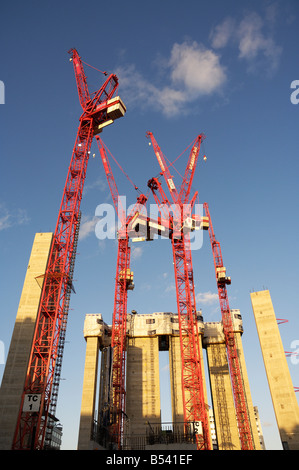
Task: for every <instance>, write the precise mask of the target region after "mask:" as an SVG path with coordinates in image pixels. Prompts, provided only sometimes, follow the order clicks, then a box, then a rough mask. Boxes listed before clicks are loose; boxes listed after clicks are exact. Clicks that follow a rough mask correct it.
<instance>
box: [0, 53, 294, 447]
mask: <svg viewBox="0 0 299 470" xmlns="http://www.w3.org/2000/svg"><path fill="white" fill-rule="evenodd" d="M69 53H70V61H71V62H72V63H73V65H74V72H75V78H76V83H77V88H78V95H79V101H80V104H81V106H82V115H81V116H80V118H79V128H78V132H77V136H76V141H75V145H74V148H73V152H72V157H71V162H70V166H69V171H68V174H67V178H66V183H65V187H64V191H63V195H62V202H61V206H60V209H59V213H58V219H57V224H56V228H55V231H54V232H53V233H38V234H36V236H35V240H34V243H33V247H32V252H31V256H30V260H29V264H28V269H27V273H26V277H25V282H24V286H23V291H22V294H21V299H20V304H19V309H18V312H17V318H16V323H15V327H14V331H13V335H12V340H11V345H10V349H9V353H8V357H7V363H6V367H5V371H4V375H3V380H2V385H1V390H0V448H1V449H14V450H26V449H27V450H46V449H51V448H53V447H57V445H56V444H57V442H56V444H55V445H54V444H53V442H54V440H55V439H54V437H57V436H59V433H60V429H59V428H58V427H57V418H56V405H57V399H58V392H59V382H60V373H61V366H62V358H63V351H64V342H65V332H66V328H67V319H68V310H69V301H70V296H71V292H72V289H73V285H72V280H73V272H74V266H75V258H76V249H77V241H78V234H79V228H80V203H81V199H82V195H83V187H84V181H85V176H86V169H87V164H88V159H89V154H90V148H91V143H92V141H93V138H94V137H95V138H96V141H97V145H98V149H99V153H100V156H101V159H102V163H103V168H104V172H105V175H106V177H107V181H108V185H109V189H110V192H111V196H112V199H113V203H114V206H115V210H116V213H117V215H118V219H119V230H118V233H117V238H118V255H117V266H116V275H115V279H114V282H115V296H114V310H113V317H112V322H111V325H107V324H105V323H104V322H103V318H102V316H101V315H100V314H97V315H87V316H86V320H85V326H84V336H85V339H86V363H85V371H84V380H83V395H82V409H81V420H80V431H79V437H78V449H91V448H100V449H114V450H115V449H117V450H125V449H133V450H134V449H154V448H155V449H156V448H157V449H159V448H160V449H162V448H164V447H166V448H168V449H170V448H175V449H185V448H188V449H194V450H213V449H215V448H217V449H221V450H258V449H261V448H263V439H262V432H261V427H260V424H259V421H258V413H257V409H256V407H254V406H253V403H252V399H251V394H250V387H249V381H248V377H247V372H246V365H245V358H244V353H243V348H242V341H241V336H242V333H243V328H242V319H241V315H240V312H239V311H238V310H233V309H231V308H230V306H229V301H228V292H227V286H229V285H230V284H231V279H230V277H229V276H228V275H227V273H226V268H225V266H224V263H223V258H222V253H221V247H220V243H219V241H218V240H217V239H216V237H215V233H214V229H213V225H212V220H211V215H210V211H209V206H208V204H207V203H204V204H203V213H202V214H197V213H196V211H195V204H196V201H197V200H198V193H197V191H195V193H194V194H192V183H193V178H194V172H195V169H196V165H197V163H198V158H199V154H200V151H201V144H202V141H203V140H204V138H205V136H204V135H203V134H199V135H198V136H197V137H196V138H195V139H194V141H193V142H192V143H191V144H190V146H191V151H190V153H189V157H188V160H187V164H186V169H185V173H184V176H183V177H182V181H181V184H180V186H177V185H176V184H175V182H174V180H173V177H172V175H171V173H170V165H169V164H168V162H167V160H166V157H165V156H164V154H163V152H162V151H161V149H160V147H159V145H158V143H157V141H156V139H155V137H154V136H153V134H152V132H148V133H147V137H148V139H150V143H151V145H152V147H153V150H154V155H155V157H156V158H157V161H158V164H159V166H160V169H161V172H160V175H159V176H158V177H155V178H151V179H149V180H148V183H147V186H148V190H149V193H150V194H151V195H152V196H153V198H154V200H155V203H156V206H157V208H158V210H159V216H158V217H157V219H151V218H149V217H147V215H146V211H145V208H146V204H147V201H148V195H145V194H139V196H138V197H137V200H136V204H135V206H134V207H133V209H132V210H131V212H130V213H129V214H126V213H125V211H124V210H123V208H122V207H121V202H120V201H121V198H120V195H119V193H118V189H117V184H116V180H115V178H114V175H113V172H112V170H111V166H110V163H109V158H108V153H109V152H107V147H106V146H105V144H104V142H103V140H102V139H101V137H100V134H101V133H102V131H103V129H104V128H105V127H106V126H107V125H110V124H112V123H113V122H114V120H116V119H118V118H121V117H123V116H124V115H125V112H126V107H125V105H124V103H123V102H122V100H121V98H120V97H119V96H115V95H116V92H117V90H118V78H117V76H116V75H114V74H111V75H109V76H108V77H107V78H106V79H105V82H104V83H103V85H102V86H101V87H100V88H99V89H98V90H97V91H96V92H94V93H92V94H90V92H89V89H88V86H87V80H86V76H85V73H84V69H83V63H82V61H81V58H80V56H79V54H78V52H77V51H76V50H75V49H71V50H70V51H69ZM105 75H106V73H105ZM203 158H204V159H205V156H204V157H203ZM162 179H164V184H165V185H166V188H167V192H168V193H169V196H168V195H167V194H166V192H165V190H164V187H163V185H162V181H161V180H162ZM197 230H203V231H205V232H206V233H207V236H208V237H209V240H210V244H211V250H212V255H213V261H214V270H215V281H216V287H217V291H218V297H219V303H220V311H221V318H220V319H219V322H216V323H209V322H204V321H203V318H202V315H201V312H199V311H198V310H197V308H196V300H195V287H194V275H193V267H192V252H191V242H190V234H191V232H194V231H197ZM156 236H162V237H165V238H167V239H168V240H169V243H170V244H171V247H172V254H173V267H174V277H175V286H176V301H177V311H176V312H174V313H172V312H156V313H153V314H151V315H145V314H144V315H142V314H141V315H140V314H136V313H131V314H128V313H127V310H128V309H127V294H128V291H130V290H133V289H134V282H133V272H132V271H131V266H130V249H131V248H130V244H131V242H132V241H136V240H139V241H145V242H146V241H150V240H153V239H154V238H155V237H156ZM112 281H113V280H112ZM251 300H252V306H253V311H254V315H255V319H256V324H257V329H258V333H259V338H260V344H261V349H262V352H263V357H264V362H265V368H266V371H267V377H268V382H269V388H270V391H271V396H272V400H273V406H274V409H275V413H276V418H277V424H278V427H279V430H280V434H281V440H282V443H283V447H284V448H285V449H299V431H298V429H299V409H298V403H297V401H296V398H295V394H294V389H293V386H292V382H291V379H290V376H289V371H288V366H287V363H286V359H285V355H284V352H283V350H282V348H281V347H279V348H278V347H277V345H278V343H279V341H280V337H279V333H278V332H277V328H276V327H275V325H276V319H275V315H274V310H273V307H272V304H271V301H270V298H269V293H267V294H263V293H258V292H256V293H253V294H252V296H251ZM270 332H271V335H270ZM268 333H269V334H268ZM270 336H271V337H270ZM203 350H206V357H207V361H206V367H205V361H204V353H203ZM99 351H101V367H100V388H99V390H97V370H98V357H99ZM159 351H168V352H169V369H170V384H171V412H172V422H171V424H170V426H168V427H165V426H164V424H163V423H162V422H161V405H160V382H159V363H158V362H159V361H158V357H159ZM274 357H275V360H273V358H274ZM206 370H207V371H208V372H207V374H206ZM206 375H208V377H206ZM207 382H209V385H210V387H209V389H210V395H211V403H209V394H208V388H207ZM96 402H98V412H97V416H95V403H96ZM214 430H215V432H214Z"/></svg>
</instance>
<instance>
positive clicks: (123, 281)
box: [96, 136, 147, 449]
mask: <svg viewBox="0 0 299 470" xmlns="http://www.w3.org/2000/svg"><path fill="white" fill-rule="evenodd" d="M96 140H97V144H98V147H99V151H100V155H101V158H102V163H103V166H104V170H105V174H106V177H107V181H108V185H109V188H110V192H111V196H112V199H113V202H114V206H115V210H116V213H117V215H118V219H119V225H120V228H119V230H118V252H117V266H116V276H115V294H114V308H113V319H112V337H111V347H112V351H113V359H112V397H111V403H110V432H111V438H112V440H113V442H114V443H115V444H116V445H117V447H118V448H119V449H121V447H122V444H123V442H122V439H123V434H124V419H125V418H124V417H125V407H126V405H125V403H126V384H125V377H126V373H125V372H126V342H127V297H128V290H133V288H134V283H133V273H132V271H131V269H130V256H131V248H130V246H129V235H128V230H127V228H128V225H129V223H130V222H131V221H132V218H133V217H135V216H136V215H138V214H139V213H140V212H141V211H142V208H143V207H144V206H145V204H146V202H147V197H146V196H145V195H143V194H141V195H140V196H138V198H137V202H136V204H135V205H134V207H133V209H132V210H131V212H130V213H129V214H128V216H127V215H126V213H125V211H124V208H123V207H122V205H121V198H120V196H119V192H118V189H117V185H116V182H115V178H114V175H113V172H112V169H111V166H110V162H109V159H108V155H107V152H106V149H105V146H104V143H103V141H102V140H101V138H100V137H99V136H97V138H96Z"/></svg>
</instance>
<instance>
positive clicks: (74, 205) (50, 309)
mask: <svg viewBox="0 0 299 470" xmlns="http://www.w3.org/2000/svg"><path fill="white" fill-rule="evenodd" d="M69 53H70V54H71V58H70V60H71V61H73V65H74V71H75V77H76V82H77V88H78V94H79V99H80V103H81V106H82V108H83V113H82V115H81V117H80V120H79V128H78V132H77V136H76V140H75V145H74V148H73V152H72V157H71V162H70V165H69V170H68V174H67V178H66V182H65V186H64V191H63V195H62V201H61V206H60V209H59V214H58V219H57V224H56V228H55V232H54V236H53V242H52V246H51V250H50V254H49V261H48V264H47V268H46V272H45V276H44V282H43V289H42V293H41V300H40V305H39V309H38V313H37V319H36V326H35V331H34V336H33V342H32V348H31V352H30V357H29V363H28V368H27V375H26V379H25V384H24V390H23V394H22V399H21V404H20V409H19V414H18V419H17V425H16V430H15V435H14V440H13V449H22V450H26V449H36V450H39V449H43V447H44V440H45V433H46V428H47V421H48V415H49V410H50V406H51V393H52V387H53V379H54V375H55V366H56V361H57V354H58V349H59V347H61V344H60V345H59V339H60V337H61V330H62V325H63V327H65V321H66V304H67V301H68V300H67V297H68V295H69V285H70V283H71V281H72V280H71V272H72V265H73V263H74V259H73V254H74V249H75V245H74V244H75V240H76V229H77V225H78V223H79V216H80V203H81V199H82V193H83V186H84V181H85V176H86V169H87V164H88V159H89V153H90V148H91V144H92V140H93V136H94V135H95V134H97V133H98V132H100V131H101V129H102V127H104V126H105V125H106V124H108V123H110V122H113V118H111V114H110V110H111V109H112V108H113V107H111V106H109V104H110V103H111V101H113V100H114V99H113V100H112V98H113V95H114V94H115V92H116V90H117V88H118V78H117V76H116V75H114V74H111V75H109V77H108V78H107V79H106V81H105V82H104V84H103V85H102V86H101V88H100V89H99V90H98V91H97V92H96V93H95V94H94V95H93V98H91V97H90V94H89V91H88V87H87V81H86V76H85V73H84V69H83V66H82V62H81V59H80V57H79V55H78V52H77V51H76V50H75V49H71V50H70V51H69ZM113 104H115V103H114V101H113ZM32 394H34V395H35V396H36V397H37V404H38V406H37V408H36V409H34V412H33V411H32V410H30V409H29V410H28V409H27V407H26V406H25V405H26V400H27V397H28V396H29V395H32Z"/></svg>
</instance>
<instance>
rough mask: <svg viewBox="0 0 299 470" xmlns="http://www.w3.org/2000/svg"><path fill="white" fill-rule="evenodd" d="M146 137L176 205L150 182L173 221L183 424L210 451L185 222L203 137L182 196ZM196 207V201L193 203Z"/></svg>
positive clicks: (199, 445) (155, 180)
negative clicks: (191, 430) (192, 431)
mask: <svg viewBox="0 0 299 470" xmlns="http://www.w3.org/2000/svg"><path fill="white" fill-rule="evenodd" d="M147 136H148V137H150V138H151V141H152V143H153V147H154V152H155V154H156V157H157V160H158V163H159V165H160V168H161V175H163V176H164V178H165V181H166V184H167V186H168V189H169V191H170V194H171V196H172V200H173V202H174V204H170V202H169V200H168V199H167V197H166V195H165V193H164V191H163V190H162V186H161V184H160V182H159V180H158V178H152V179H151V180H149V182H148V185H149V187H150V189H151V190H152V193H153V195H154V198H155V200H156V203H157V204H158V205H159V207H161V210H163V211H164V214H165V212H166V211H167V210H168V211H169V214H168V216H169V220H171V214H170V212H172V214H173V218H172V226H171V230H172V237H171V240H172V252H173V263H174V273H175V282H176V297H177V308H178V318H179V331H180V345H181V356H182V392H183V393H182V395H183V409H184V423H185V426H186V428H187V429H188V427H189V429H190V426H193V429H194V431H195V435H196V444H197V449H198V450H210V449H211V437H210V428H209V420H208V411H207V407H206V403H205V397H204V375H203V374H204V373H203V370H202V358H201V353H200V347H199V341H200V336H199V332H198V326H197V312H196V302H195V295H194V280H193V267H192V257H191V249H190V238H189V237H190V235H189V230H185V229H184V226H185V222H186V219H187V218H188V216H190V210H191V204H190V202H189V194H190V188H191V184H192V181H193V176H194V172H195V168H196V164H197V158H198V153H199V149H200V142H201V136H199V137H198V139H197V141H196V143H195V144H194V146H193V148H192V150H191V153H190V157H189V161H188V164H187V167H186V171H185V177H184V180H183V184H182V187H181V190H180V193H179V192H178V191H177V189H176V187H175V184H174V181H173V178H172V175H171V174H170V172H169V168H168V167H167V166H166V160H165V157H164V155H163V153H162V151H161V149H160V147H159V146H158V144H157V142H156V140H155V138H154V136H153V134H152V133H151V132H148V133H147ZM157 191H159V193H160V197H161V199H162V201H160V200H159V197H158V195H157ZM193 203H194V199H193V200H192V204H193ZM173 209H174V210H173Z"/></svg>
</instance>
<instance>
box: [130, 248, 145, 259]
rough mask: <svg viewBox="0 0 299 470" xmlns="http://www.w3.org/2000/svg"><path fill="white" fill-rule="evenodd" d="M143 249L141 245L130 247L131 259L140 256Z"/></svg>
mask: <svg viewBox="0 0 299 470" xmlns="http://www.w3.org/2000/svg"><path fill="white" fill-rule="evenodd" d="M142 253H143V250H142V248H141V246H134V248H133V249H132V254H131V257H132V259H139V258H140V257H141V256H142Z"/></svg>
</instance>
